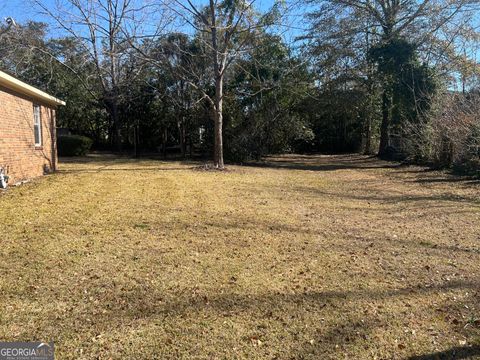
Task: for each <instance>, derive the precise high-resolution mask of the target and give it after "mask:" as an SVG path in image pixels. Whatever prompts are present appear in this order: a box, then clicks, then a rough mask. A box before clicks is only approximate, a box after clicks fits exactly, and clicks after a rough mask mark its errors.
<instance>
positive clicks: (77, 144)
mask: <svg viewBox="0 0 480 360" xmlns="http://www.w3.org/2000/svg"><path fill="white" fill-rule="evenodd" d="M92 143H93V140H92V139H90V138H88V137H86V136H80V135H62V136H59V137H58V139H57V147H58V155H59V156H83V155H86V154H87V153H88V151H89V150H90V148H91V147H92Z"/></svg>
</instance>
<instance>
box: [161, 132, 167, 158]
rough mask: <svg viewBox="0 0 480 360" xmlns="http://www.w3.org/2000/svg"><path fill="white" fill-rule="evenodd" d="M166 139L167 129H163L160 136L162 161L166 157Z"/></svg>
mask: <svg viewBox="0 0 480 360" xmlns="http://www.w3.org/2000/svg"><path fill="white" fill-rule="evenodd" d="M167 139H168V129H167V128H166V127H165V129H163V135H162V155H163V158H164V159H165V158H166V157H167Z"/></svg>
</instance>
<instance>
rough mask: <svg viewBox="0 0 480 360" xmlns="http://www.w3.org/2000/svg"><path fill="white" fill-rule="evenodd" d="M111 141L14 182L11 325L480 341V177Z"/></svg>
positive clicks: (126, 346)
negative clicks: (143, 151) (234, 162)
mask: <svg viewBox="0 0 480 360" xmlns="http://www.w3.org/2000/svg"><path fill="white" fill-rule="evenodd" d="M196 165H198V164H193V163H181V162H162V161H157V160H131V159H115V158H113V157H106V156H94V157H89V158H85V159H79V160H74V161H72V160H69V161H64V162H62V163H61V166H60V169H61V171H60V172H59V173H58V174H55V175H52V176H48V177H45V178H43V179H39V180H36V181H34V182H32V183H29V184H26V185H24V186H21V187H19V188H15V189H10V190H9V191H8V192H6V193H4V194H2V195H0V205H1V206H0V219H1V223H0V232H1V234H2V239H1V240H0V244H1V246H0V256H1V259H2V261H1V262H0V306H1V307H0V309H1V310H0V338H1V339H5V340H48V341H50V340H54V341H55V346H56V349H57V355H58V358H59V359H97V358H99V359H110V358H112V359H126V358H129V359H165V358H172V359H177V358H189V359H232V358H239V359H240V358H241V359H345V358H348V359H409V358H410V359H452V358H454V359H455V358H456V359H473V358H480V310H479V307H480V278H479V275H480V221H479V220H480V186H479V184H478V182H475V181H474V180H465V179H459V178H455V177H452V176H449V175H446V174H444V173H441V172H432V171H426V170H424V169H422V168H416V167H403V166H398V165H396V164H394V163H387V162H382V161H379V160H377V159H374V158H368V157H364V156H359V155H342V156H282V157H276V158H269V159H266V161H264V162H261V163H256V164H252V166H243V167H240V166H233V167H231V170H232V171H229V172H226V173H218V172H209V171H198V170H195V169H194V167H195V166H196Z"/></svg>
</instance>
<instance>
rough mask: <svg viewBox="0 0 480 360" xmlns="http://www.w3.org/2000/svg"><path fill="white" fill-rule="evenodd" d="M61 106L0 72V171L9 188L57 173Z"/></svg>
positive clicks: (46, 95)
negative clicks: (57, 117) (57, 121)
mask: <svg viewBox="0 0 480 360" xmlns="http://www.w3.org/2000/svg"><path fill="white" fill-rule="evenodd" d="M59 105H65V103H64V102H63V101H61V100H59V99H56V98H54V97H53V96H51V95H48V94H47V93H45V92H43V91H41V90H38V89H36V88H34V87H33V86H30V85H28V84H26V83H24V82H22V81H20V80H18V79H16V78H14V77H12V76H10V75H8V74H6V73H4V72H1V71H0V168H3V169H4V171H5V172H6V173H7V175H8V176H9V178H10V179H9V183H10V184H15V183H18V182H20V181H23V180H27V179H31V178H34V177H37V176H41V175H43V174H45V173H48V172H51V171H55V170H56V168H57V148H56V135H55V110H56V108H57V106H59Z"/></svg>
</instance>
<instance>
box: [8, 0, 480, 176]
mask: <svg viewBox="0 0 480 360" xmlns="http://www.w3.org/2000/svg"><path fill="white" fill-rule="evenodd" d="M36 4H37V6H38V10H39V11H40V12H41V13H42V14H43V16H45V17H46V18H48V19H49V25H47V24H45V23H40V22H34V21H31V22H27V23H24V24H21V25H17V26H16V27H13V28H11V29H10V30H9V31H1V30H0V34H2V35H1V37H0V67H1V68H2V69H3V70H6V71H8V72H10V73H13V74H14V75H16V76H18V77H19V78H21V79H24V80H26V81H27V82H29V83H31V84H33V85H36V86H38V87H40V88H42V89H45V90H46V91H48V92H49V93H52V94H53V95H55V96H57V97H59V98H62V99H65V100H66V101H67V103H68V105H67V106H66V107H64V108H61V109H59V114H58V119H59V120H58V122H59V124H58V126H60V127H65V128H68V129H70V130H71V131H73V132H74V133H78V134H81V135H86V136H88V137H91V138H92V139H93V140H94V142H95V146H96V147H97V148H100V149H101V148H106V149H112V150H117V151H132V152H135V154H140V153H150V152H161V153H163V154H166V153H167V152H171V151H173V150H175V151H177V152H178V153H180V154H181V155H182V156H184V157H185V156H192V155H195V154H199V153H203V154H211V155H212V156H213V159H214V164H215V166H217V167H220V168H222V167H223V166H224V161H223V156H224V154H225V156H226V157H227V158H228V159H229V160H230V161H245V160H249V159H255V158H259V157H261V156H263V155H266V154H271V153H281V152H290V151H295V152H344V151H360V152H364V153H368V154H379V155H380V156H384V157H390V158H402V159H409V160H412V161H419V162H430V163H433V164H438V165H445V166H457V167H460V166H466V165H467V164H468V167H470V168H475V167H476V166H478V163H480V161H479V156H480V136H479V134H480V113H479V112H478V110H479V109H478V105H476V104H477V100H478V62H477V60H476V54H477V50H478V48H477V46H478V45H477V43H478V32H477V17H478V14H479V13H480V12H479V10H480V1H477V0H475V1H474V0H422V1H419V0H355V1H353V0H308V1H305V2H298V3H288V2H278V3H277V2H268V4H259V3H258V4H257V3H256V2H255V1H241V0H240V1H239V0H223V1H221V0H208V1H205V2H203V3H202V2H192V1H190V0H186V1H182V0H170V1H160V0H158V1H146V0H86V1H80V0H62V1H59V2H57V6H56V7H55V8H51V7H48V6H46V4H45V3H43V2H42V1H41V0H36ZM267 5H268V6H267ZM292 19H294V20H292ZM2 30H6V27H3V28H2ZM292 39H293V40H292Z"/></svg>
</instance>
